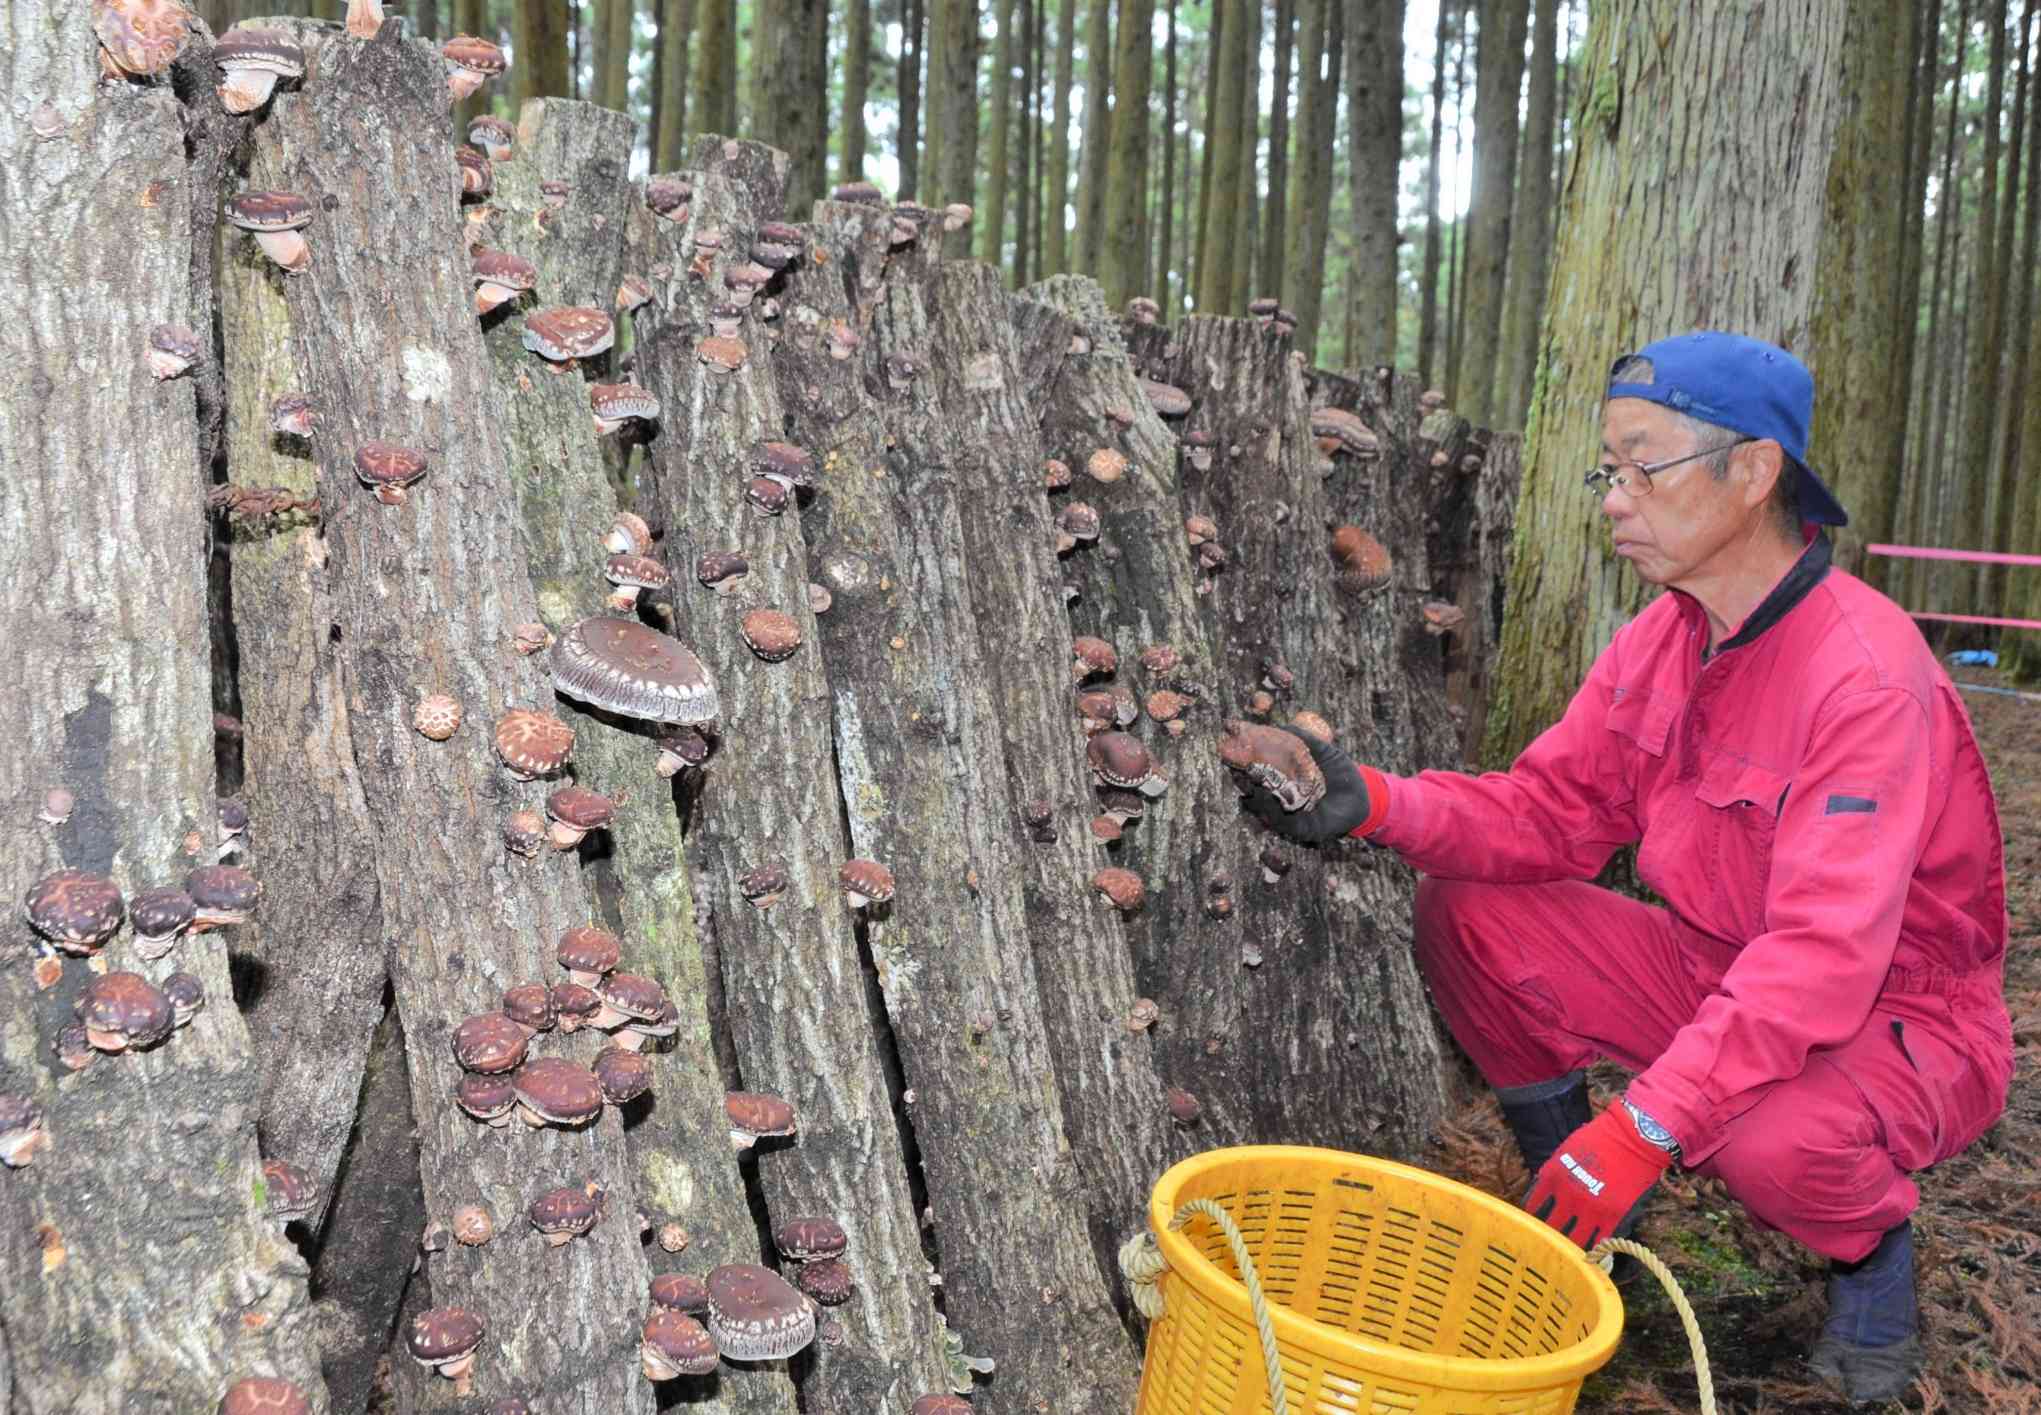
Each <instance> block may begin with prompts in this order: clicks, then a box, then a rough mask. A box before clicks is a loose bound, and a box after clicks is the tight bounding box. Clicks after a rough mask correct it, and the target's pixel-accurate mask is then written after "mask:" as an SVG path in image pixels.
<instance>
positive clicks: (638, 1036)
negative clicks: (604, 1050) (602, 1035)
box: [610, 1027, 645, 1051]
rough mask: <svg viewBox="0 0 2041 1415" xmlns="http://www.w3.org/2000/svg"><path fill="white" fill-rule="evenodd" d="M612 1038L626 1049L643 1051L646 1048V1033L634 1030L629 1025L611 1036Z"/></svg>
mask: <svg viewBox="0 0 2041 1415" xmlns="http://www.w3.org/2000/svg"><path fill="white" fill-rule="evenodd" d="M610 1040H611V1041H613V1042H615V1043H616V1044H617V1045H618V1046H620V1047H622V1048H623V1049H624V1050H625V1051H643V1050H644V1049H645V1034H644V1033H643V1032H634V1031H632V1030H631V1029H630V1028H629V1027H624V1028H622V1029H620V1030H619V1031H617V1032H616V1033H615V1034H614V1035H613V1036H611V1038H610Z"/></svg>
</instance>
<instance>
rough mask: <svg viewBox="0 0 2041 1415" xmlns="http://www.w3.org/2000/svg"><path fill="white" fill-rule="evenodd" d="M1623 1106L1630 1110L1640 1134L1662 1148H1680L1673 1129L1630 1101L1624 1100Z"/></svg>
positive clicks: (1632, 1119) (1631, 1117)
mask: <svg viewBox="0 0 2041 1415" xmlns="http://www.w3.org/2000/svg"><path fill="white" fill-rule="evenodd" d="M1623 1108H1624V1109H1625V1110H1627V1111H1629V1112H1630V1119H1631V1121H1632V1122H1634V1123H1635V1124H1636V1126H1637V1133H1638V1134H1639V1135H1641V1136H1643V1137H1644V1138H1645V1139H1646V1140H1649V1141H1650V1142H1651V1143H1652V1144H1654V1145H1656V1146H1658V1147H1659V1148H1660V1149H1661V1150H1671V1149H1677V1148H1678V1142H1677V1141H1675V1140H1674V1139H1673V1137H1672V1131H1670V1130H1668V1129H1666V1128H1665V1127H1664V1126H1663V1125H1660V1124H1659V1123H1658V1122H1657V1121H1656V1120H1653V1119H1652V1118H1651V1117H1650V1116H1648V1115H1646V1114H1645V1113H1644V1112H1643V1111H1641V1110H1639V1109H1638V1108H1637V1107H1636V1106H1634V1105H1632V1104H1630V1102H1628V1101H1624V1102H1623Z"/></svg>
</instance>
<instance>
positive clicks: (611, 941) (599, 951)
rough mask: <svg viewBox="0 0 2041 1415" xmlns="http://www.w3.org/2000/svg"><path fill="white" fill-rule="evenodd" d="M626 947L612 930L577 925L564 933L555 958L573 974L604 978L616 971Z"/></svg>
mask: <svg viewBox="0 0 2041 1415" xmlns="http://www.w3.org/2000/svg"><path fill="white" fill-rule="evenodd" d="M623 956H624V946H623V943H622V942H621V941H620V940H619V939H618V938H617V936H616V935H615V934H613V933H611V932H610V931H609V930H608V929H602V928H597V927H596V926H595V925H593V924H576V925H575V926H574V927H573V928H571V929H569V930H567V932H565V933H563V934H561V935H560V945H559V947H558V948H556V949H554V950H553V957H554V959H555V960H557V961H558V963H559V964H560V966H561V967H562V968H565V969H566V970H567V971H568V972H569V973H573V974H577V975H579V974H587V975H593V976H594V977H598V978H599V977H601V976H602V975H603V974H605V973H609V972H613V971H615V969H616V966H617V964H618V963H619V962H621V961H622V960H623Z"/></svg>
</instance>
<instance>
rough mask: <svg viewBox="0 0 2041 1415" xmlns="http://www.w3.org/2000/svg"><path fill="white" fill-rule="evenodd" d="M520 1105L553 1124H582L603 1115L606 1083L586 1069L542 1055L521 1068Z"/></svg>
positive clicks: (518, 1090) (518, 1076) (516, 1082)
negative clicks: (603, 1096) (603, 1089)
mask: <svg viewBox="0 0 2041 1415" xmlns="http://www.w3.org/2000/svg"><path fill="white" fill-rule="evenodd" d="M513 1084H515V1085H516V1087H517V1099H518V1103H519V1104H520V1105H522V1106H523V1107H524V1108H525V1109H526V1110H528V1111H530V1112H531V1113H532V1114H534V1115H536V1116H538V1118H539V1119H541V1120H543V1121H546V1122H547V1123H549V1124H553V1125H581V1124H585V1123H586V1122H588V1121H590V1120H593V1119H594V1118H595V1117H596V1116H598V1115H600V1114H602V1083H601V1082H599V1081H597V1080H596V1079H595V1073H594V1072H593V1071H590V1070H589V1069H588V1068H587V1067H585V1066H576V1065H575V1064H574V1063H573V1062H571V1061H565V1060H562V1059H561V1058H559V1057H557V1056H541V1057H538V1058H535V1059H534V1060H532V1061H529V1062H527V1063H526V1064H525V1065H524V1066H523V1067H522V1068H520V1069H519V1071H518V1073H517V1076H516V1078H515V1081H514V1083H513Z"/></svg>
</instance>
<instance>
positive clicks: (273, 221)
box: [227, 192, 315, 231]
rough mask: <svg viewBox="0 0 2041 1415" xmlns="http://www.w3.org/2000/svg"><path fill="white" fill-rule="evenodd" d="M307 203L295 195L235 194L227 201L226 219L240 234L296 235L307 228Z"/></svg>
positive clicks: (309, 211) (309, 209) (309, 216)
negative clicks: (284, 233) (244, 232)
mask: <svg viewBox="0 0 2041 1415" xmlns="http://www.w3.org/2000/svg"><path fill="white" fill-rule="evenodd" d="M314 209H315V208H314V207H313V206H312V202H311V199H310V198H308V197H302V196H299V195H298V194H297V193H296V192H239V193H236V194H235V195H233V196H230V197H228V198H227V219H228V220H229V221H231V222H233V223H234V224H235V225H236V226H239V227H240V228H241V229H242V230H244V231H296V230H298V229H300V228H301V227H305V226H309V225H310V224H311V222H312V214H313V211H314Z"/></svg>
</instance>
